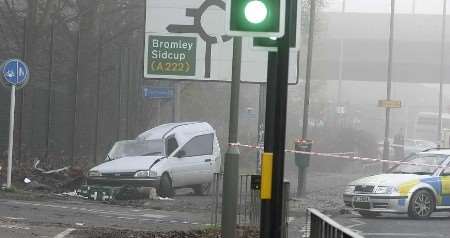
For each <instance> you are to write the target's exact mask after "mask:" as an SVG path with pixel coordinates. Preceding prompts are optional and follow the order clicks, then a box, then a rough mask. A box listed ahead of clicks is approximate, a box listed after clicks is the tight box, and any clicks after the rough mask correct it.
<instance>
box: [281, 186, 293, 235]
mask: <svg viewBox="0 0 450 238" xmlns="http://www.w3.org/2000/svg"><path fill="white" fill-rule="evenodd" d="M290 193H291V183H290V182H289V181H288V180H284V183H283V207H282V209H283V218H282V221H281V222H282V223H281V224H283V225H282V227H281V229H282V234H283V238H288V230H289V229H288V225H289V224H288V221H289V199H290Z"/></svg>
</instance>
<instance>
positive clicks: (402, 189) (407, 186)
mask: <svg viewBox="0 0 450 238" xmlns="http://www.w3.org/2000/svg"><path fill="white" fill-rule="evenodd" d="M419 183H420V180H419V179H413V180H411V181H408V182H405V183H402V184H401V185H400V186H399V187H398V190H399V193H400V196H408V194H409V191H411V189H412V188H413V187H415V186H416V185H417V184H419Z"/></svg>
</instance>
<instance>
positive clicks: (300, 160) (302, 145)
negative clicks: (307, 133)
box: [295, 139, 313, 197]
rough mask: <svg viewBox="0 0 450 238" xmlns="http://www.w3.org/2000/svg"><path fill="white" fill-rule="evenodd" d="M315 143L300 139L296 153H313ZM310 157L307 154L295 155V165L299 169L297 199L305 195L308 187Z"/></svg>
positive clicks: (296, 143)
mask: <svg viewBox="0 0 450 238" xmlns="http://www.w3.org/2000/svg"><path fill="white" fill-rule="evenodd" d="M312 144H313V141H312V140H307V139H299V140H297V141H296V142H295V150H296V151H305V152H311V147H312ZM309 159H310V155H307V154H299V153H296V154H295V164H296V165H297V168H298V175H297V194H296V196H297V197H300V196H302V195H303V193H304V191H305V185H306V168H307V167H308V166H309Z"/></svg>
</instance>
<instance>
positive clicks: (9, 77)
mask: <svg viewBox="0 0 450 238" xmlns="http://www.w3.org/2000/svg"><path fill="white" fill-rule="evenodd" d="M1 76H2V78H3V80H4V81H5V82H6V83H7V84H8V85H14V86H24V85H25V84H26V83H27V81H28V77H29V70H28V66H27V65H26V64H25V63H24V62H23V61H22V60H19V59H10V60H7V61H6V62H5V63H4V64H3V68H2V75H1Z"/></svg>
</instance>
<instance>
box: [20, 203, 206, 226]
mask: <svg viewBox="0 0 450 238" xmlns="http://www.w3.org/2000/svg"><path fill="white" fill-rule="evenodd" d="M14 203H15V204H22V205H31V206H42V207H50V208H60V209H71V210H78V211H83V212H89V213H94V214H97V215H98V216H101V217H105V218H115V219H123V220H137V219H139V220H141V221H153V222H159V223H161V222H168V223H180V224H191V225H200V223H197V222H189V221H177V220H161V219H163V218H167V217H169V216H166V215H158V214H150V213H145V214H139V213H138V212H152V210H148V209H145V210H139V209H134V210H131V211H132V212H135V213H130V212H118V211H106V210H99V209H88V208H84V207H67V206H61V205H52V204H40V203H27V202H19V201H14ZM136 213H138V214H136ZM139 217H145V218H150V219H141V218H139ZM152 218H153V219H152ZM23 219H24V218H23ZM155 219H156V220H155ZM203 225H205V226H208V225H210V224H203Z"/></svg>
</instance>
